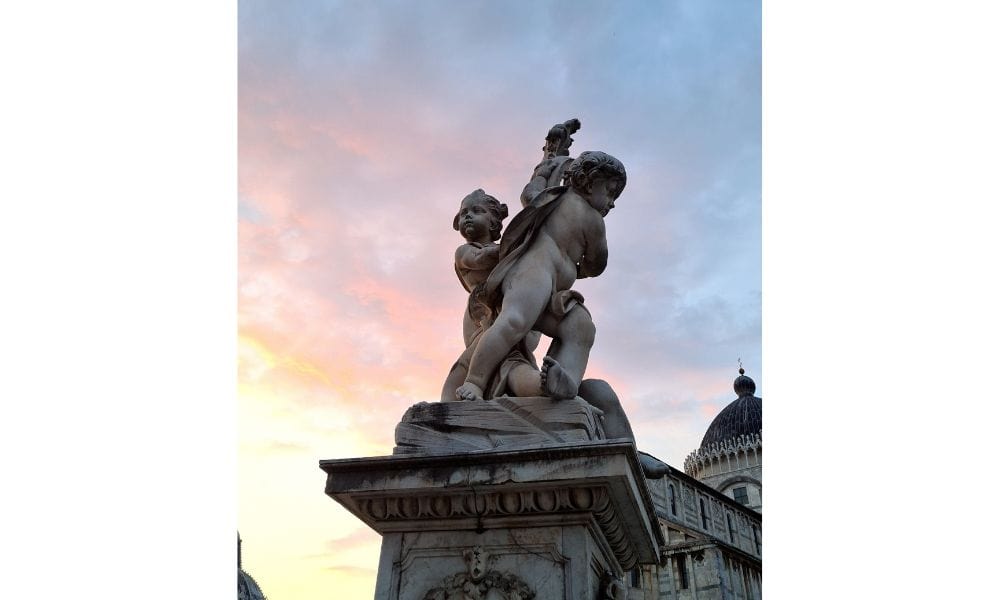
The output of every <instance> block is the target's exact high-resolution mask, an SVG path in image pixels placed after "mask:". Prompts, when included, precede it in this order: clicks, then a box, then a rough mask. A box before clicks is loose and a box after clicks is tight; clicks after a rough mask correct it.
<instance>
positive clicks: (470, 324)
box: [441, 189, 543, 402]
mask: <svg viewBox="0 0 1000 600" xmlns="http://www.w3.org/2000/svg"><path fill="white" fill-rule="evenodd" d="M506 217H507V205H506V204H502V203H500V202H499V201H498V200H497V199H496V198H494V197H493V196H490V195H489V194H487V193H486V192H484V191H483V190H481V189H478V190H475V191H474V192H472V193H471V194H469V195H468V196H466V197H465V198H463V199H462V203H461V204H460V205H459V210H458V214H456V215H455V219H454V221H453V223H452V226H453V227H454V229H455V230H456V231H458V232H459V233H461V234H462V237H464V238H465V243H464V244H462V245H461V246H459V247H458V248H457V249H456V250H455V273H456V274H457V275H458V280H459V281H460V282H461V283H462V286H463V287H464V288H465V291H467V292H469V302H468V306H467V308H466V311H465V314H464V317H463V320H462V338H463V340H464V341H465V350H464V351H463V352H462V355H461V356H459V357H458V360H457V361H455V364H454V365H453V366H452V367H451V371H450V372H449V373H448V377H447V379H446V380H445V383H444V388H443V389H442V390H441V401H442V402H453V401H455V400H456V397H455V390H456V389H457V388H458V387H459V386H461V385H462V383H463V382H464V381H465V378H466V375H467V373H468V369H469V360H470V358H471V357H472V353H473V352H474V351H475V349H476V345H477V343H478V342H479V338H480V336H481V335H482V333H483V331H484V330H485V329H486V327H488V326H489V324H490V319H491V315H490V311H489V310H488V309H487V308H486V307H485V306H483V305H482V304H480V303H479V302H477V301H476V297H477V296H478V294H480V293H481V292H482V289H483V285H484V284H485V282H486V279H487V277H488V276H489V274H490V272H491V271H492V270H493V267H495V266H496V265H497V263H498V262H499V260H500V245H499V244H497V243H496V240H498V239H500V229H501V226H502V225H501V223H502V221H503V220H504V219H505V218H506ZM538 339H539V336H538V334H537V332H536V333H534V334H533V335H532V334H529V335H526V336H525V338H524V339H522V340H519V341H518V343H516V344H515V345H514V347H513V348H511V349H510V350H509V351H508V353H507V356H506V357H505V358H504V360H503V361H502V363H501V364H500V367H499V368H498V369H497V370H496V371H495V372H494V373H493V375H492V377H491V378H490V382H489V385H487V386H486V391H487V396H486V397H487V398H492V397H495V396H499V395H502V394H509V395H512V396H541V395H543V393H542V383H541V373H540V371H539V369H538V365H537V363H536V362H535V357H534V354H533V353H534V350H535V347H536V346H537V345H538Z"/></svg>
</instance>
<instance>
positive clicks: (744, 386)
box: [733, 358, 757, 397]
mask: <svg viewBox="0 0 1000 600" xmlns="http://www.w3.org/2000/svg"><path fill="white" fill-rule="evenodd" d="M738 360H739V363H740V375H739V377H737V378H736V381H734V382H733V390H734V391H735V392H736V395H737V396H740V397H742V396H753V393H754V392H755V391H756V390H757V385H756V384H755V383H754V382H753V379H750V378H749V377H747V376H746V375H745V374H744V373H746V371H745V370H744V369H743V359H742V358H740V359H738Z"/></svg>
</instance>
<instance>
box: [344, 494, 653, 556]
mask: <svg viewBox="0 0 1000 600" xmlns="http://www.w3.org/2000/svg"><path fill="white" fill-rule="evenodd" d="M357 503H358V508H359V510H360V512H361V513H362V514H363V515H365V517H367V518H368V519H370V520H372V521H375V522H383V523H384V522H393V521H420V520H437V519H455V518H483V517H503V516H519V515H545V514H558V513H566V512H589V513H591V514H592V515H593V517H594V520H595V521H596V522H597V524H598V526H599V527H600V529H601V532H602V533H603V534H604V537H605V539H606V540H607V542H608V545H609V546H610V547H611V550H612V551H613V552H614V553H615V557H616V558H617V559H618V560H619V562H620V563H621V564H622V565H623V566H624V567H625V568H631V567H632V566H633V565H635V564H636V563H637V561H638V553H637V551H636V549H635V547H634V545H633V544H632V541H631V540H630V539H629V537H628V534H627V531H626V528H625V524H624V523H623V522H622V519H621V517H620V516H619V515H618V512H617V510H616V509H615V507H614V504H613V503H612V502H611V497H610V495H609V493H608V488H607V487H606V486H576V487H565V486H564V487H550V488H532V489H522V490H509V491H504V490H484V491H479V490H472V489H469V488H465V489H452V490H450V491H447V492H444V493H441V492H438V493H427V494H413V495H406V496H399V495H393V496H390V495H372V496H367V497H364V498H359V499H358V500H357Z"/></svg>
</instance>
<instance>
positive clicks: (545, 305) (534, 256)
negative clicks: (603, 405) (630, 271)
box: [455, 152, 626, 400]
mask: <svg viewBox="0 0 1000 600" xmlns="http://www.w3.org/2000/svg"><path fill="white" fill-rule="evenodd" d="M566 180H567V182H568V183H569V186H568V187H567V186H558V187H555V188H551V189H548V190H546V192H545V193H543V194H539V195H538V196H536V197H535V198H534V200H532V202H531V204H530V205H529V206H528V207H527V208H525V209H524V210H522V211H521V212H520V213H518V215H517V216H515V217H514V220H513V221H512V222H511V224H510V226H509V227H508V229H507V231H506V232H505V233H504V235H503V237H502V238H501V241H500V260H499V262H498V264H497V266H496V267H495V268H494V269H493V271H492V272H491V273H490V274H489V276H488V277H487V279H486V281H485V282H484V288H483V293H482V294H481V300H482V303H483V304H484V305H485V306H487V307H488V308H490V310H491V311H492V312H493V314H495V315H496V317H495V319H494V320H493V323H492V325H490V326H489V328H487V329H486V330H485V331H484V332H483V333H482V336H481V337H480V339H479V341H478V343H477V345H476V349H475V351H474V352H473V354H472V357H471V360H470V364H469V369H468V374H467V376H466V378H465V383H463V384H462V385H461V386H460V387H459V388H458V389H457V390H456V391H455V395H456V397H457V398H458V399H460V400H481V399H482V398H483V390H484V388H485V387H486V385H487V383H488V381H489V378H490V376H491V374H492V373H493V372H494V370H495V369H497V367H498V366H499V365H500V363H501V361H502V360H503V359H504V357H505V356H506V355H507V354H508V352H510V350H511V349H512V348H514V346H515V345H516V344H517V343H518V342H520V341H521V340H523V339H524V338H525V336H526V335H527V334H528V332H529V331H532V330H537V331H540V332H541V333H543V334H545V335H548V336H550V337H552V338H553V341H552V345H551V346H550V347H549V351H548V355H547V356H546V357H545V359H544V362H543V365H542V369H541V372H542V385H543V387H544V390H543V391H544V393H545V395H546V396H549V397H551V398H553V399H557V400H559V399H566V398H572V397H574V396H576V395H577V392H578V390H579V386H580V382H581V381H582V380H583V374H584V371H585V370H586V367H587V361H588V359H589V356H590V349H591V347H592V346H593V343H594V334H595V328H594V323H593V320H592V319H591V316H590V312H589V311H588V310H587V309H586V308H585V307H584V306H583V297H582V296H581V295H580V294H579V293H578V292H576V291H574V290H571V289H570V288H571V287H572V285H573V283H574V282H575V281H576V280H577V279H582V278H584V277H596V276H598V275H600V274H601V273H603V272H604V269H605V267H606V266H607V261H608V242H607V237H606V235H605V225H604V217H606V216H607V214H608V212H609V211H610V210H611V209H612V208H614V206H615V200H617V199H618V197H619V196H620V195H621V193H622V190H623V189H624V188H625V182H626V175H625V167H624V166H623V165H622V164H621V162H620V161H619V160H618V159H616V158H615V157H613V156H611V155H609V154H605V153H603V152H584V153H583V154H581V155H580V156H579V158H577V159H576V160H575V161H573V163H572V165H571V166H570V168H569V169H568V170H567V171H566Z"/></svg>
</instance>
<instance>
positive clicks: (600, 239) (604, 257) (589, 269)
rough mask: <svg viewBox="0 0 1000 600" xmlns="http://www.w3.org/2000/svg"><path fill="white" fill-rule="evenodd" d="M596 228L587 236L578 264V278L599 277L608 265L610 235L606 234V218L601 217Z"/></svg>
mask: <svg viewBox="0 0 1000 600" xmlns="http://www.w3.org/2000/svg"><path fill="white" fill-rule="evenodd" d="M594 229H595V231H594V232H592V235H591V236H588V237H587V244H586V247H585V249H584V252H583V256H582V257H581V258H580V264H578V265H577V266H576V278H577V279H584V278H586V277H597V276H598V275H600V274H601V273H603V272H604V269H605V268H607V266H608V237H607V235H605V233H606V230H605V227H604V219H600V220H599V221H598V222H597V226H596V227H595V228H594Z"/></svg>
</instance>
